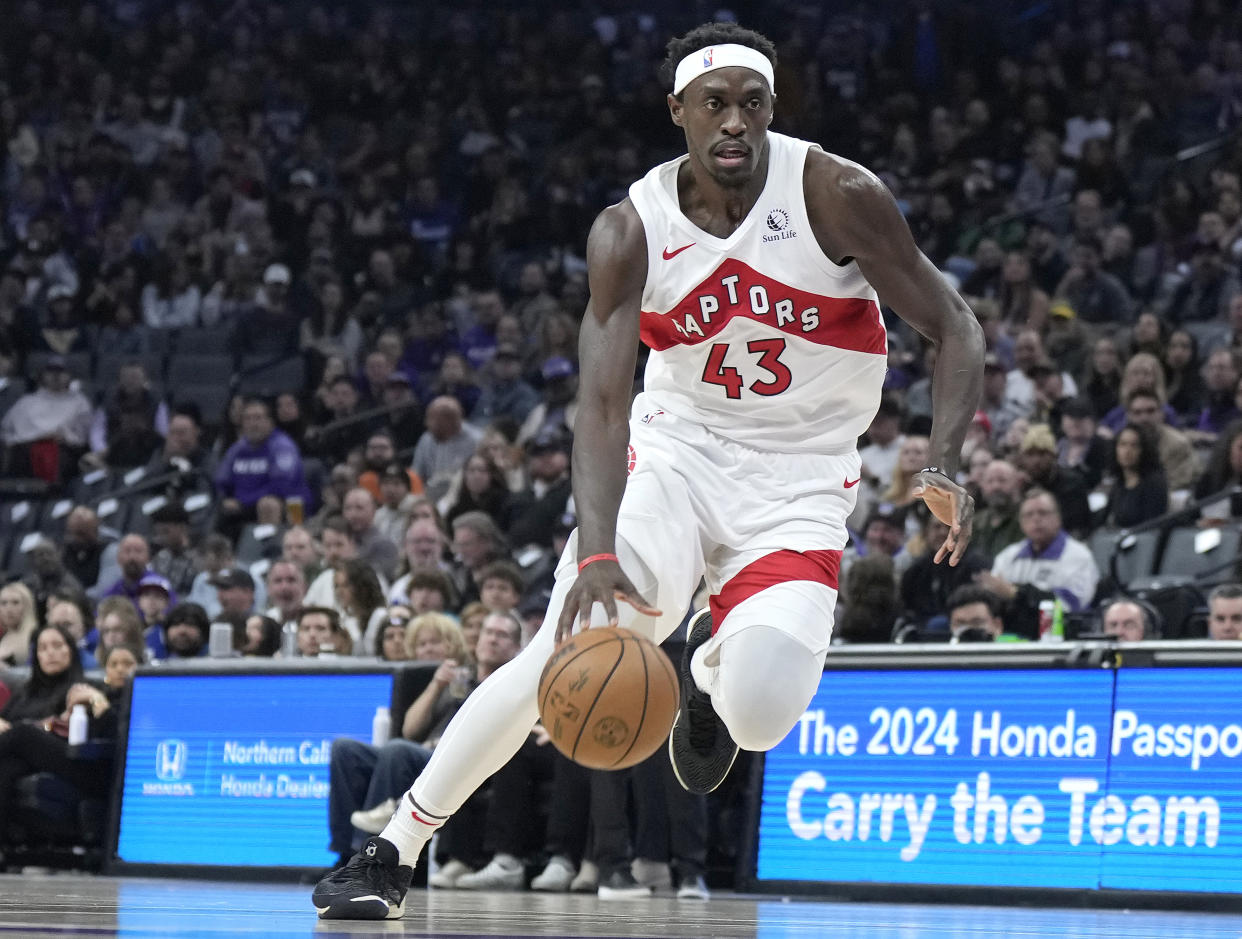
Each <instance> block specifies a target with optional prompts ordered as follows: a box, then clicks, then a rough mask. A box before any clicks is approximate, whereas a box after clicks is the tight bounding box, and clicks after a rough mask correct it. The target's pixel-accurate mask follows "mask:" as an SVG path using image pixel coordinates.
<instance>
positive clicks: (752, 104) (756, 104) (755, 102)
mask: <svg viewBox="0 0 1242 939" xmlns="http://www.w3.org/2000/svg"><path fill="white" fill-rule="evenodd" d="M762 105H763V102H762V101H760V100H759V99H758V98H751V99H750V100H749V101H747V102H746V106H747V107H748V108H750V109H751V110H752V111H758V110H759V108H760V107H761V106H762Z"/></svg>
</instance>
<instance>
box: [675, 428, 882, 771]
mask: <svg viewBox="0 0 1242 939" xmlns="http://www.w3.org/2000/svg"><path fill="white" fill-rule="evenodd" d="M720 451H721V460H722V462H726V465H727V466H728V470H729V471H728V472H727V473H724V474H719V475H718V476H717V478H716V480H715V485H717V486H718V487H724V489H725V491H723V492H722V493H720V494H718V495H717V497H716V499H715V500H714V501H707V500H705V501H704V505H705V508H704V525H705V528H706V530H707V532H708V534H709V536H710V537H711V538H712V540H713V541H714V542H715V543H716V544H718V545H720V548H719V549H718V550H717V551H716V552H715V553H714V556H713V559H712V560H713V563H712V565H711V567H710V569H709V571H708V586H709V587H710V588H711V589H712V591H713V596H712V601H711V605H710V609H708V610H703V611H701V612H700V613H699V614H697V615H696V616H695V618H694V619H693V620H692V621H691V624H690V630H689V633H688V635H687V638H686V652H685V655H684V656H683V659H682V671H681V675H682V706H681V710H680V712H679V713H678V716H677V720H676V721H675V723H674V725H673V732H672V734H670V736H669V756H670V758H671V760H672V763H673V770H674V772H675V773H676V775H677V778H678V780H679V781H680V782H681V784H682V785H683V786H685V787H686V788H687V789H688V790H689V791H691V792H696V793H707V792H711V791H712V790H713V789H715V788H716V787H717V786H719V785H720V783H721V782H723V781H724V778H725V776H726V775H727V774H728V771H729V769H730V768H731V767H732V765H733V761H734V760H735V759H736V757H737V753H738V745H739V744H742V745H743V746H746V747H747V749H752V748H753V749H767V748H768V747H770V746H772V745H774V744H775V743H776V742H777V741H778V740H779V739H780V738H781V736H783V733H784V731H785V730H788V728H789V727H791V726H792V725H793V722H794V721H796V720H797V718H798V716H799V715H800V714H801V713H802V709H803V708H804V707H805V704H806V701H808V700H810V697H811V695H812V694H813V693H814V689H815V687H816V686H817V683H818V675H819V669H820V667H821V666H822V663H823V655H824V653H825V652H826V651H827V648H828V644H829V641H830V638H831V634H832V610H833V606H834V605H835V603H836V588H837V574H838V569H839V566H840V557H841V548H843V547H844V545H845V542H846V537H847V535H846V531H845V519H846V517H847V516H848V515H849V512H850V509H851V508H852V507H853V504H854V497H855V492H854V490H853V488H852V487H846V486H845V485H844V484H845V482H847V481H848V480H850V479H853V478H857V473H858V456H857V454H855V453H852V452H851V453H846V454H838V455H827V456H824V455H805V454H778V453H764V454H760V453H757V452H756V451H747V450H744V449H742V448H738V447H736V446H733V445H730V444H724V445H722V446H721V447H720ZM720 504H723V505H724V506H725V507H726V508H725V509H720V510H713V505H720ZM751 630H758V631H757V632H754V633H753V634H752V635H751V636H749V637H747V638H746V639H744V640H740V641H738V642H734V643H732V644H731V646H730V649H731V653H730V661H732V662H734V663H735V664H734V665H733V666H732V667H731V668H728V669H726V670H725V672H724V673H723V674H722V672H721V668H720V667H721V661H722V660H721V655H722V644H723V641H724V639H725V638H726V637H728V636H741V635H742V633H743V632H749V631H751ZM778 633H779V634H783V635H780V636H778V635H776V634H778ZM765 637H767V639H768V640H770V641H765ZM738 648H743V649H744V650H745V651H747V652H749V651H753V650H754V649H755V648H758V649H761V650H772V652H773V656H774V658H775V661H776V662H777V663H780V665H781V667H782V668H783V669H785V670H784V671H782V672H781V673H780V674H779V675H776V676H775V677H773V674H772V673H771V671H770V669H767V668H766V667H763V666H764V665H765V663H767V662H768V656H767V655H766V654H765V656H764V657H763V658H762V659H761V661H758V662H756V663H754V664H753V666H752V664H750V663H747V662H745V660H744V659H742V658H741V657H740V656H739V655H737V654H736V652H735V651H732V650H737V649H738ZM737 663H741V665H742V667H741V669H740V673H739V668H738V664H737ZM739 683H740V685H739ZM761 688H762V689H763V691H762V692H760V691H759V689H761ZM782 726H783V727H784V730H779V728H781V727H782ZM734 728H736V730H737V736H735V735H734V734H733V732H732V731H733V730H734ZM778 731H779V732H778ZM773 734H775V735H776V736H775V739H772V740H771V741H770V742H767V744H766V746H764V745H763V743H764V742H765V741H766V740H768V738H769V737H770V736H771V735H773Z"/></svg>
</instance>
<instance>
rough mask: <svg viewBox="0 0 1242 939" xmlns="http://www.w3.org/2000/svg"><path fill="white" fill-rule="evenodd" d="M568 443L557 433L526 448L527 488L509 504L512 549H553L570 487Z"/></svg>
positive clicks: (539, 437)
mask: <svg viewBox="0 0 1242 939" xmlns="http://www.w3.org/2000/svg"><path fill="white" fill-rule="evenodd" d="M569 452H570V440H569V438H568V436H567V435H565V434H563V433H559V432H544V433H541V434H539V435H537V436H535V437H532V438H531V439H530V440H529V441H527V444H526V454H527V470H528V472H529V473H530V479H531V484H530V488H528V489H527V490H525V491H524V492H520V493H518V494H517V495H515V496H514V497H513V501H512V503H511V504H510V514H509V518H510V519H511V521H510V523H509V530H508V535H509V543H510V544H512V545H513V546H514V547H515V548H518V549H520V548H523V547H525V546H526V545H529V544H537V545H539V546H540V547H543V548H550V547H551V546H552V529H553V528H554V527H555V526H556V521H557V519H559V518H560V517H561V516H562V515H564V514H565V507H566V505H568V504H569V496H570V493H571V492H572V484H571V483H570V479H569Z"/></svg>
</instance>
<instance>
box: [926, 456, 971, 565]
mask: <svg viewBox="0 0 1242 939" xmlns="http://www.w3.org/2000/svg"><path fill="white" fill-rule="evenodd" d="M914 495H915V496H917V497H918V498H920V499H922V500H923V501H924V502H925V503H927V507H928V508H929V509H931V513H932V515H934V516H936V518H938V519H940V521H942V522H944V523H945V524H946V525H948V526H949V536H948V537H947V538H945V540H944V544H942V545H941V546H940V550H939V551H937V552H936V557H935V562H936V563H937V564H939V563H940V562H941V561H943V560H944V559H945V558H946V557H947V558H948V559H949V566H950V567H957V563H958V561H960V560H961V559H962V555H964V554H965V553H966V547H967V545H969V544H970V532H971V527H972V526H973V525H974V520H975V500H974V499H973V498H971V495H970V493H969V492H967V491H966V490H965V489H963V488H962V487H961V486H959V485H958V484H957V483H955V482H954V481H953V480H951V479H950V478H949V477H948V476H946V475H944V474H943V473H939V472H936V473H932V472H928V471H926V470H924V471H922V472H919V473H918V474H917V475H916V476H915V477H914Z"/></svg>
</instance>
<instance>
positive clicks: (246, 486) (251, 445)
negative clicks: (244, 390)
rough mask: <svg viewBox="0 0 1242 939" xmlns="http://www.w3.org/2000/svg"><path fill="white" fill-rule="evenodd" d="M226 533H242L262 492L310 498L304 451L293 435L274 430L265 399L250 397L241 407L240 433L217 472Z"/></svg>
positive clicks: (282, 497) (270, 412)
mask: <svg viewBox="0 0 1242 939" xmlns="http://www.w3.org/2000/svg"><path fill="white" fill-rule="evenodd" d="M216 490H217V492H218V493H219V495H220V496H221V497H222V501H221V503H220V514H221V522H220V527H221V530H222V531H225V532H229V531H234V530H235V531H234V534H236V532H239V531H240V528H241V525H242V524H243V523H244V522H246V521H251V520H253V519H254V517H255V505H256V504H257V503H258V501H259V500H260V499H261V498H263V497H264V496H274V497H276V498H277V499H280V500H281V501H282V502H283V501H286V500H288V499H289V498H291V497H297V498H301V499H306V497H307V492H306V478H305V476H304V475H303V473H302V454H301V453H300V452H299V451H298V447H297V444H295V443H294V442H293V441H292V440H290V439H289V437H288V436H287V435H286V434H285V433H283V432H282V431H279V430H277V429H276V425H275V423H274V422H273V420H272V411H271V408H270V407H269V406H268V404H267V402H266V401H263V400H262V399H260V398H251V399H250V400H248V401H247V402H246V404H245V406H244V407H243V409H242V436H241V439H240V440H238V441H237V443H235V444H233V446H231V447H229V449H228V452H227V453H225V454H224V459H223V460H221V461H220V467H219V469H217V470H216Z"/></svg>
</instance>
